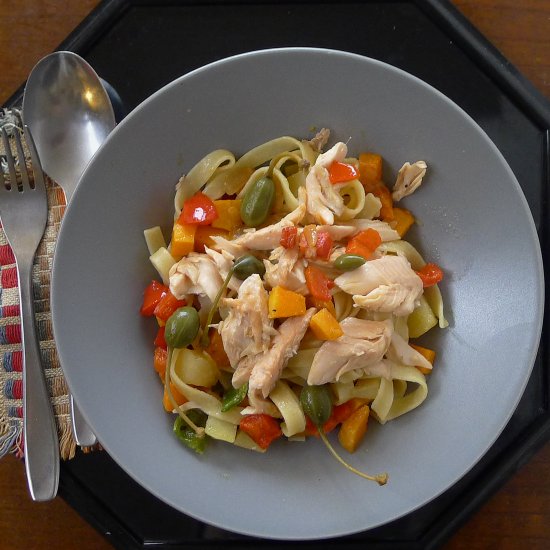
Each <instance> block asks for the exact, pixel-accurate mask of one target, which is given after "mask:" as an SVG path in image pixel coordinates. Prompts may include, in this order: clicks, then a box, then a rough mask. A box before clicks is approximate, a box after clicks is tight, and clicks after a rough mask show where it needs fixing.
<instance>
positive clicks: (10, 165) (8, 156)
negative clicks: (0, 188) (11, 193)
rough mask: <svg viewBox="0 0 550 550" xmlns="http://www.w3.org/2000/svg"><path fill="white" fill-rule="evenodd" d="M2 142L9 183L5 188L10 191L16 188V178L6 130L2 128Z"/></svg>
mask: <svg viewBox="0 0 550 550" xmlns="http://www.w3.org/2000/svg"><path fill="white" fill-rule="evenodd" d="M2 141H3V142H4V149H5V150H6V161H7V163H8V169H9V171H10V182H9V184H8V185H7V186H6V187H8V186H9V188H10V189H11V188H12V187H13V186H14V185H15V186H16V187H17V176H16V175H15V159H14V158H13V154H12V152H11V146H10V140H9V138H8V133H7V132H6V128H4V127H2Z"/></svg>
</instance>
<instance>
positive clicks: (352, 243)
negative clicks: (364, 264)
mask: <svg viewBox="0 0 550 550" xmlns="http://www.w3.org/2000/svg"><path fill="white" fill-rule="evenodd" d="M381 244H382V238H381V237H380V233H378V231H376V230H374V229H372V228H370V227H369V228H368V229H365V231H360V232H359V233H357V235H355V236H354V237H352V238H351V239H350V240H349V241H348V244H347V246H346V254H357V255H358V256H363V258H365V260H368V259H369V258H370V257H371V256H372V254H373V252H374V251H375V250H376V249H377V248H378V247H379V246H380V245H381Z"/></svg>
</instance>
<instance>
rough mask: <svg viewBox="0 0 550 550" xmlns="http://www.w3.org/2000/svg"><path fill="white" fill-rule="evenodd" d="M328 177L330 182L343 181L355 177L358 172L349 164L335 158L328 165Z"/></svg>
mask: <svg viewBox="0 0 550 550" xmlns="http://www.w3.org/2000/svg"><path fill="white" fill-rule="evenodd" d="M328 177H329V180H330V183H344V182H345V181H350V180H355V179H357V178H358V177H359V172H358V171H357V170H356V169H355V167H354V166H352V165H351V164H346V163H345V162H338V161H337V160H335V161H334V162H333V163H332V164H331V165H330V166H329V167H328Z"/></svg>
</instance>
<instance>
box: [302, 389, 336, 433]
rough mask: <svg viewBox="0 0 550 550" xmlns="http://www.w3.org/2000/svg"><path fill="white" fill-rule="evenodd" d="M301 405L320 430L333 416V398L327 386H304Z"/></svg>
mask: <svg viewBox="0 0 550 550" xmlns="http://www.w3.org/2000/svg"><path fill="white" fill-rule="evenodd" d="M300 404H301V405H302V409H303V410H304V412H305V413H306V414H307V416H309V418H310V420H311V421H312V422H313V423H314V424H315V425H316V426H317V427H318V428H319V427H320V426H322V425H323V424H324V423H325V422H326V421H327V420H328V419H329V418H330V415H331V414H332V397H331V395H330V390H329V388H328V386H327V385H326V384H325V385H323V386H304V387H303V388H302V391H301V392H300Z"/></svg>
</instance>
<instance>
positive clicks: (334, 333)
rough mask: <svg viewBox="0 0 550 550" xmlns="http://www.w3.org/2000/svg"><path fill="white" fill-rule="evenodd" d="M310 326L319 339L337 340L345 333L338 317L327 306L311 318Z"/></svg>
mask: <svg viewBox="0 0 550 550" xmlns="http://www.w3.org/2000/svg"><path fill="white" fill-rule="evenodd" d="M309 328H310V329H311V330H312V331H313V334H315V336H316V337H317V338H318V339H319V340H336V338H340V336H342V335H343V334H344V331H343V330H342V327H341V326H340V323H339V322H338V321H337V320H336V317H334V315H332V314H331V313H330V312H329V310H328V309H326V308H323V309H321V310H320V311H318V312H317V313H316V314H315V315H314V316H313V317H312V318H311V321H310V322H309Z"/></svg>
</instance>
